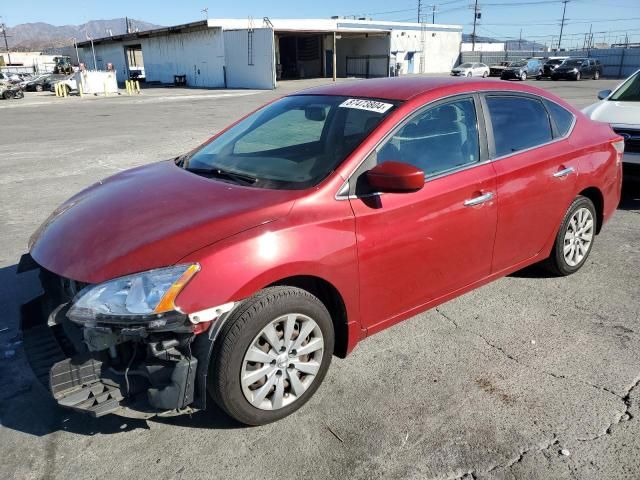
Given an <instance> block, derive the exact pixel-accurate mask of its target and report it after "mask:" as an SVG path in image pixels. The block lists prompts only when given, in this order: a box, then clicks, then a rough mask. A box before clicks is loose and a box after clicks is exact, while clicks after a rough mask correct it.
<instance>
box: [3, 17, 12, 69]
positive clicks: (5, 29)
mask: <svg viewBox="0 0 640 480" xmlns="http://www.w3.org/2000/svg"><path fill="white" fill-rule="evenodd" d="M0 27H2V36H3V37H4V48H5V49H6V50H7V61H8V63H7V65H11V53H9V43H8V42H7V26H6V25H5V24H4V23H3V24H1V25H0Z"/></svg>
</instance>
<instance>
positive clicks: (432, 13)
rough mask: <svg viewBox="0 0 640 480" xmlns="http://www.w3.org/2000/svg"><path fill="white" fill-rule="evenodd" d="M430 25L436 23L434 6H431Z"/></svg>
mask: <svg viewBox="0 0 640 480" xmlns="http://www.w3.org/2000/svg"><path fill="white" fill-rule="evenodd" d="M431 23H436V6H435V5H431Z"/></svg>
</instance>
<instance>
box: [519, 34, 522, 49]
mask: <svg viewBox="0 0 640 480" xmlns="http://www.w3.org/2000/svg"><path fill="white" fill-rule="evenodd" d="M518 50H522V29H520V39H519V40H518Z"/></svg>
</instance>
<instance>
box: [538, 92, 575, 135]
mask: <svg viewBox="0 0 640 480" xmlns="http://www.w3.org/2000/svg"><path fill="white" fill-rule="evenodd" d="M545 103H546V105H547V110H549V115H551V118H553V121H554V123H555V124H556V129H557V131H558V134H557V135H556V138H557V137H564V136H565V135H567V134H568V133H569V130H571V125H573V113H571V112H570V111H568V110H565V109H564V108H563V107H561V106H560V105H558V104H557V103H554V102H548V101H547V102H545Z"/></svg>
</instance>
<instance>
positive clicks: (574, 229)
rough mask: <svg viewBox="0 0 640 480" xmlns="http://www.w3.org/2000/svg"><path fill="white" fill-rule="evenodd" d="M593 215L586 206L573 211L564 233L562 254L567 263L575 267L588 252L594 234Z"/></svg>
mask: <svg viewBox="0 0 640 480" xmlns="http://www.w3.org/2000/svg"><path fill="white" fill-rule="evenodd" d="M594 224H595V222H594V221H593V215H592V214H591V212H590V211H589V209H587V208H584V207H583V208H579V209H578V210H576V211H575V212H574V214H573V215H572V216H571V219H570V220H569V223H568V224H567V230H566V231H565V234H564V246H563V254H564V260H565V262H567V265H569V266H571V267H575V266H576V265H578V264H579V263H580V262H582V260H583V259H584V257H585V256H586V255H587V253H588V252H589V249H590V248H591V243H592V242H593V234H594V229H593V227H594Z"/></svg>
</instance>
